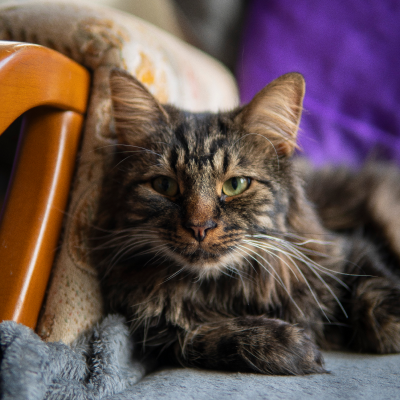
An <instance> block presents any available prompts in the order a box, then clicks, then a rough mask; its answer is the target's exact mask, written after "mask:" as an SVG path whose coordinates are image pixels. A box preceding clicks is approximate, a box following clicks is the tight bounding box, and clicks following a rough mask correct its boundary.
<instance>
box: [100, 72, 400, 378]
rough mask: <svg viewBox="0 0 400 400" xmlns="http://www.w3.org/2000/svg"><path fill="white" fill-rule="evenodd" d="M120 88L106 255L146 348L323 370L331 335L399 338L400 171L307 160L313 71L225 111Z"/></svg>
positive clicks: (119, 81)
mask: <svg viewBox="0 0 400 400" xmlns="http://www.w3.org/2000/svg"><path fill="white" fill-rule="evenodd" d="M111 89H112V93H113V101H114V115H115V122H116V129H117V133H118V137H119V145H118V146H116V149H117V151H116V152H115V158H114V160H113V165H112V166H111V168H110V171H109V173H108V174H107V177H106V180H105V182H104V188H103V194H102V201H101V204H100V209H99V213H98V217H97V221H96V224H95V229H94V234H95V236H96V238H95V240H94V241H93V261H94V262H95V264H96V266H97V267H98V271H99V277H100V279H101V285H102V289H103V293H104V296H105V299H106V304H107V307H108V310H109V311H114V312H115V311H117V312H122V313H123V314H125V315H126V316H127V318H128V320H129V321H130V322H131V324H132V330H133V334H134V335H135V338H136V340H138V341H140V342H142V343H143V348H144V349H145V351H149V350H151V349H155V351H156V352H157V353H160V352H163V353H164V354H165V353H166V354H173V355H174V357H176V359H177V360H178V361H179V362H180V363H182V364H183V365H188V366H199V367H206V368H215V369H227V370H234V371H257V372H262V373H271V374H273V373H278V374H305V373H312V372H322V371H323V360H322V357H321V355H320V353H319V350H318V348H317V344H318V345H320V346H323V347H326V348H329V347H331V348H337V347H339V348H340V347H348V348H352V349H355V350H361V351H372V352H378V353H388V352H398V351H400V301H399V299H400V280H399V279H398V278H397V276H396V275H395V274H394V273H393V272H391V271H390V270H389V266H393V267H396V266H400V262H399V259H400V243H399V240H398V239H399V238H398V237H397V236H396V235H399V234H397V232H398V231H400V229H398V228H400V224H399V223H397V225H396V221H394V218H391V215H390V210H389V209H388V206H390V207H397V210H398V209H399V207H400V206H399V205H400V194H399V193H398V190H397V188H396V190H397V193H393V192H391V194H385V195H383V200H382V201H380V203H379V205H377V204H375V203H376V202H377V201H378V200H377V196H378V194H377V193H379V192H382V191H383V192H385V190H386V191H387V190H389V192H390V187H391V186H392V185H393V182H399V180H398V179H399V176H400V175H399V173H398V172H397V171H395V170H390V171H391V172H390V174H389V175H388V173H387V171H389V169H386V168H383V167H382V168H383V171H380V172H377V173H375V172H374V171H371V170H370V169H366V170H365V171H364V172H363V173H362V174H361V175H354V174H352V173H351V172H343V173H342V174H341V175H340V174H338V173H336V172H320V173H318V174H319V175H318V174H314V173H313V172H310V170H308V169H307V168H300V167H299V168H297V167H296V166H295V165H294V162H293V161H292V158H291V155H292V153H293V151H294V148H295V139H296V133H297V128H298V124H299V120H300V115H301V103H302V98H303V94H304V82H303V79H302V77H301V76H300V75H298V74H288V75H285V76H283V77H281V78H279V79H278V80H276V81H274V82H273V83H272V84H270V85H269V86H267V87H266V88H265V89H263V91H261V92H260V93H259V94H258V95H257V96H256V97H255V98H254V99H253V101H252V102H251V103H250V104H249V105H248V106H245V107H243V108H238V109H236V110H233V111H232V112H225V113H219V114H209V113H203V114H191V113H187V112H183V111H180V110H178V109H176V108H175V107H172V106H161V105H159V104H158V103H157V102H156V100H154V99H153V98H152V96H151V95H150V94H149V93H148V92H147V91H146V90H145V89H144V88H143V87H142V86H141V85H140V84H139V83H138V82H137V81H135V80H134V79H132V78H130V77H128V76H127V75H125V74H123V73H122V72H114V74H113V76H112V77H111ZM298 170H301V171H302V172H301V173H299V172H297V171H298ZM301 176H304V177H305V179H306V185H305V186H306V189H307V192H308V193H307V195H306V193H305V189H304V184H303V181H302V177H301ZM383 177H385V179H382V178H383ZM330 183H331V185H330ZM355 186H359V187H360V189H357V191H355V194H356V196H355V197H352V198H351V199H354V200H351V201H347V200H346V198H347V196H351V194H352V192H353V189H354V188H355ZM364 186H367V187H366V188H365V189H362V188H363V187H364ZM371 186H374V188H373V190H371V191H367V189H372V187H371ZM343 193H346V194H345V195H344V196H343ZM310 200H312V202H311V201H310ZM385 201H386V203H384V202H385ZM378 202H379V201H378ZM374 206H376V208H374V210H375V212H374V211H371V208H373V207H374ZM388 225H390V227H388ZM363 228H365V230H366V231H367V233H369V232H377V234H376V235H375V236H373V235H372V236H371V235H369V234H367V235H363V233H362V232H361V233H360V229H363ZM378 236H379V238H378ZM378 239H379V240H378ZM372 240H374V242H375V243H378V245H376V244H375V243H374V244H372ZM380 244H382V246H384V247H382V248H381V247H379V246H380ZM382 249H383V250H382Z"/></svg>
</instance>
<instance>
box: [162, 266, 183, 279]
mask: <svg viewBox="0 0 400 400" xmlns="http://www.w3.org/2000/svg"><path fill="white" fill-rule="evenodd" d="M184 269H185V267H182V268H181V269H180V270H178V271H176V272H175V273H173V274H172V275H171V276H169V277H168V278H167V279H165V280H164V281H163V282H162V283H165V282H168V281H169V280H171V279H173V278H175V277H176V276H178V275H179V274H180V273H181V272H182V271H183V270H184Z"/></svg>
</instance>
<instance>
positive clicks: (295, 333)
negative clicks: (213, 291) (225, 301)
mask: <svg viewBox="0 0 400 400" xmlns="http://www.w3.org/2000/svg"><path fill="white" fill-rule="evenodd" d="M185 336H186V338H185V340H181V341H180V342H179V343H177V347H176V355H177V357H178V359H179V361H180V362H181V363H182V364H183V365H186V366H198V367H206V368H212V369H225V370H231V371H240V372H260V373H263V374H270V375H275V374H279V375H305V374H312V373H323V372H326V371H325V370H324V367H323V364H324V362H323V358H322V355H321V353H320V351H319V350H318V347H317V346H316V345H315V344H314V343H313V342H312V340H311V339H310V338H309V337H308V336H307V335H306V334H305V333H304V332H303V330H302V329H300V328H298V327H296V326H294V325H291V324H288V323H286V322H284V321H282V320H277V319H269V318H266V317H262V316H261V317H252V316H248V317H241V318H233V319H229V320H225V321H220V322H218V323H211V324H202V325H201V326H199V327H198V328H197V329H196V330H194V331H192V332H188V333H186V335H185ZM181 343H185V344H184V346H183V347H182V345H181Z"/></svg>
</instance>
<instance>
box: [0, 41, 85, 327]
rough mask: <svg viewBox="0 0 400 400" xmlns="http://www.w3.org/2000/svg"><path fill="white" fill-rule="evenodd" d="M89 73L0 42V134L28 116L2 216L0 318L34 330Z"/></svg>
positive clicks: (49, 54) (42, 51)
mask: <svg viewBox="0 0 400 400" xmlns="http://www.w3.org/2000/svg"><path fill="white" fill-rule="evenodd" d="M89 85H90V75H89V73H88V71H87V70H86V69H85V68H83V67H82V66H80V65H79V64H77V63H75V62H74V61H72V60H70V59H68V58H67V57H65V56H63V55H61V54H60V53H57V52H56V51H53V50H50V49H47V48H45V47H41V46H37V45H32V44H27V43H17V42H0V98H1V103H2V106H1V107H0V134H1V133H3V132H4V130H5V129H6V128H7V127H8V126H9V125H10V124H11V123H12V122H13V121H14V120H15V119H16V118H18V117H19V116H20V115H22V114H24V113H26V114H25V115H26V116H25V118H24V122H23V127H22V131H21V136H20V140H19V145H18V150H17V155H16V158H15V161H14V166H13V172H12V177H11V180H10V184H9V186H8V190H7V195H6V198H5V202H4V205H3V208H2V211H1V214H0V321H2V320H14V321H17V322H20V323H23V324H25V325H27V326H29V327H32V328H34V327H35V325H36V322H37V318H38V315H39V311H40V308H41V305H42V301H43V298H44V294H45V290H46V286H47V283H48V279H49V275H50V271H51V267H52V264H53V259H54V255H55V250H56V248H57V244H58V240H59V234H60V230H61V226H62V220H63V217H64V210H65V208H66V205H67V200H68V195H69V190H70V185H71V180H72V176H73V171H74V167H75V161H76V154H77V150H78V146H79V138H80V133H81V129H82V124H83V120H84V113H85V111H86V105H87V100H88V93H89Z"/></svg>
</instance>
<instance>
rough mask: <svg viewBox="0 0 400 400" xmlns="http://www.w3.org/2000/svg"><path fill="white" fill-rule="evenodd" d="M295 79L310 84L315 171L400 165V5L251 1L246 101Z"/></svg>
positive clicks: (364, 0)
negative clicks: (285, 78) (285, 77)
mask: <svg viewBox="0 0 400 400" xmlns="http://www.w3.org/2000/svg"><path fill="white" fill-rule="evenodd" d="M291 71H297V72H301V73H302V74H303V75H304V77H305V79H306V83H307V91H306V97H305V101H304V108H305V113H304V114H303V119H302V123H301V132H300V145H301V147H302V149H303V151H304V154H305V155H306V156H307V157H308V158H309V159H311V160H312V161H313V162H314V164H316V165H321V164H325V163H335V164H343V163H346V164H351V165H354V166H357V165H360V163H362V161H363V160H365V159H366V158H367V157H373V158H375V159H376V158H380V159H390V160H395V161H396V162H397V163H398V164H400V1H398V0H333V1H332V0H330V1H328V0H326V1H324V0H297V1H292V0H252V1H251V2H250V5H249V9H248V15H247V22H246V24H245V29H244V35H243V41H242V46H241V51H240V53H239V60H238V81H239V88H240V91H241V99H242V101H243V102H247V101H249V100H250V99H251V98H252V96H253V95H254V94H255V93H256V92H257V91H259V90H260V89H261V88H262V87H263V86H264V85H265V84H266V83H268V82H270V81H271V80H273V79H275V78H277V77H278V76H279V75H281V74H284V73H286V72H291Z"/></svg>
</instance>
